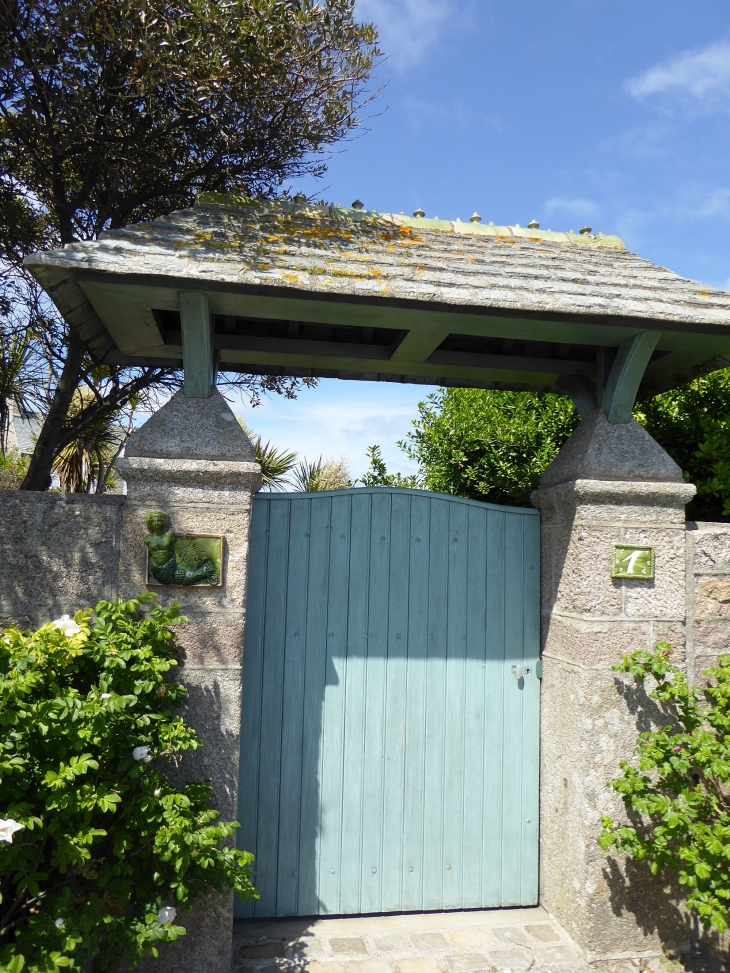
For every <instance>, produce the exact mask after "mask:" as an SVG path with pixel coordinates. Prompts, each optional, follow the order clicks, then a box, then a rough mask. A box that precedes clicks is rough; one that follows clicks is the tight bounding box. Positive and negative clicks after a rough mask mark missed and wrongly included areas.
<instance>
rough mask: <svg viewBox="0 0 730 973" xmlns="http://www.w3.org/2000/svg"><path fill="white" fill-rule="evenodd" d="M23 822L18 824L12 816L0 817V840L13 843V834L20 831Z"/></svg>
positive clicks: (9, 843)
mask: <svg viewBox="0 0 730 973" xmlns="http://www.w3.org/2000/svg"><path fill="white" fill-rule="evenodd" d="M24 827H25V825H24V824H18V822H17V821H13V819H12V818H8V819H7V820H6V819H5V818H0V841H4V842H6V843H7V844H8V845H12V843H13V835H14V834H15V832H16V831H20V829H21V828H24Z"/></svg>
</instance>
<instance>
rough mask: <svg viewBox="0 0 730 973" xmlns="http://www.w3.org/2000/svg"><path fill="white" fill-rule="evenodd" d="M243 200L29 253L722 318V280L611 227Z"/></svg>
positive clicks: (432, 294) (172, 272)
mask: <svg viewBox="0 0 730 973" xmlns="http://www.w3.org/2000/svg"><path fill="white" fill-rule="evenodd" d="M243 202H244V204H242V202H241V201H239V200H237V199H236V197H230V196H220V195H214V194H208V195H205V196H202V197H201V198H200V200H199V201H198V203H197V204H196V205H195V207H194V208H192V209H186V210H180V211H177V212H174V213H171V214H169V215H168V216H164V217H160V218H159V219H155V220H152V221H151V222H149V223H140V224H137V225H134V226H129V227H126V228H124V229H120V230H110V231H107V232H104V233H102V234H101V236H100V238H99V239H98V240H96V241H91V242H84V243H73V244H70V245H67V246H66V247H65V248H64V249H63V250H57V251H52V252H50V253H45V254H35V255H33V256H32V257H31V258H29V260H28V262H27V265H28V266H29V268H30V269H31V270H32V272H33V273H34V274H35V276H36V277H37V278H38V279H39V280H40V281H41V283H44V284H45V283H49V284H53V283H54V280H55V281H58V279H59V278H58V270H60V269H62V268H64V269H76V270H78V271H82V270H94V271H102V272H108V273H112V274H119V273H122V274H143V275H145V276H159V277H166V276H167V277H174V278H178V279H180V278H186V279H189V280H196V279H197V280H200V281H211V282H221V283H227V284H240V285H245V286H247V287H250V286H259V287H260V286H263V287H278V288H282V287H284V288H287V289H292V290H294V291H307V292H310V293H315V294H317V293H318V294H332V295H357V296H359V297H362V298H366V299H367V298H392V299H401V300H406V301H416V302H427V303H436V304H441V305H465V306H471V307H475V308H476V307H484V308H504V309H506V310H512V311H519V310H523V311H526V312H544V311H549V312H553V313H555V312H557V313H560V312H561V311H562V312H565V313H570V314H592V315H610V316H622V317H623V316H629V317H640V318H642V319H644V320H646V319H650V320H655V321H657V322H662V321H666V322H670V321H673V322H684V323H688V324H691V323H697V324H719V325H730V294H727V293H725V292H724V291H720V290H714V289H710V288H707V287H703V286H702V285H701V284H698V283H696V282H695V281H691V280H687V279H685V278H682V277H679V276H678V275H677V274H675V273H673V272H672V271H670V270H667V269H665V268H663V267H657V266H655V265H654V264H653V263H651V262H650V261H649V260H645V259H642V258H640V257H637V256H636V255H635V254H633V253H630V252H628V251H627V250H626V249H625V248H624V245H623V243H622V242H621V240H620V239H619V238H618V237H615V236H603V235H602V234H600V233H599V234H580V233H573V232H572V231H571V232H567V233H556V232H551V231H549V230H535V229H525V228H521V227H519V226H494V225H493V224H483V223H470V222H461V221H460V220H455V221H450V220H438V219H425V218H424V219H418V218H414V217H407V216H404V215H402V214H401V215H395V214H389V213H378V212H376V211H365V210H355V209H350V208H346V207H337V206H331V205H320V204H308V203H305V204H301V205H300V204H297V203H292V202H284V201H277V202H264V203H256V204H252V201H250V200H247V201H243ZM54 269H55V271H56V273H53V270H54Z"/></svg>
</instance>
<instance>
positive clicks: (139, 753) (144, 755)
mask: <svg viewBox="0 0 730 973" xmlns="http://www.w3.org/2000/svg"><path fill="white" fill-rule="evenodd" d="M132 756H133V757H134V759H135V760H141V761H142V762H143V763H146V764H148V763H149V762H150V760H152V757H150V748H149V747H135V748H134V750H133V751H132Z"/></svg>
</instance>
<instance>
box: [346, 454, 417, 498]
mask: <svg viewBox="0 0 730 973" xmlns="http://www.w3.org/2000/svg"><path fill="white" fill-rule="evenodd" d="M365 455H366V456H367V458H368V460H369V461H370V466H369V467H368V468H367V470H366V471H365V475H364V476H363V478H362V480H361V481H360V482H361V483H362V485H363V486H366V487H374V486H384V487H401V488H405V489H411V490H417V489H419V488H420V487H421V486H422V484H421V482H420V480H419V479H418V477H417V476H415V475H412V476H404V475H403V474H402V473H389V472H388V467H387V466H386V464H385V460H384V459H383V453H382V450H381V448H380V446H368V448H367V449H366V450H365Z"/></svg>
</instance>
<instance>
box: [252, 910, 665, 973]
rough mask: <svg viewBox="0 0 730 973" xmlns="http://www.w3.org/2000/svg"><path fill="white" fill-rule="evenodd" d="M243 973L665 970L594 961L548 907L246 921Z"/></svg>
mask: <svg viewBox="0 0 730 973" xmlns="http://www.w3.org/2000/svg"><path fill="white" fill-rule="evenodd" d="M233 956H234V966H233V969H234V970H235V971H236V973H305V971H306V973H477V971H485V973H491V971H496V970H500V971H504V973H513V971H515V973H517V971H521V970H531V971H532V973H542V971H545V973H560V971H563V970H565V971H568V970H569V971H570V973H582V971H585V973H588V971H589V970H599V971H600V973H639V971H640V970H642V971H643V970H646V971H652V973H660V971H661V970H662V969H663V967H662V965H661V963H659V961H658V959H653V960H650V961H647V960H642V961H639V960H638V959H637V960H621V961H616V962H610V963H599V964H591V965H590V966H589V965H588V964H587V963H586V962H585V961H584V960H582V959H581V957H580V956H579V954H578V953H577V952H576V950H575V948H574V947H573V946H572V944H571V942H570V940H569V939H568V937H567V936H566V934H565V932H564V931H563V930H562V929H561V927H560V926H559V925H558V924H557V923H556V922H554V921H553V920H551V918H550V916H549V915H548V913H547V912H545V910H544V909H540V908H536V909H498V910H497V909H494V910H489V911H484V912H442V913H427V914H420V915H389V916H358V917H351V918H344V919H341V918H338V919H334V918H317V917H315V918H313V919H266V920H238V921H237V922H236V928H235V932H234V950H233Z"/></svg>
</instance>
